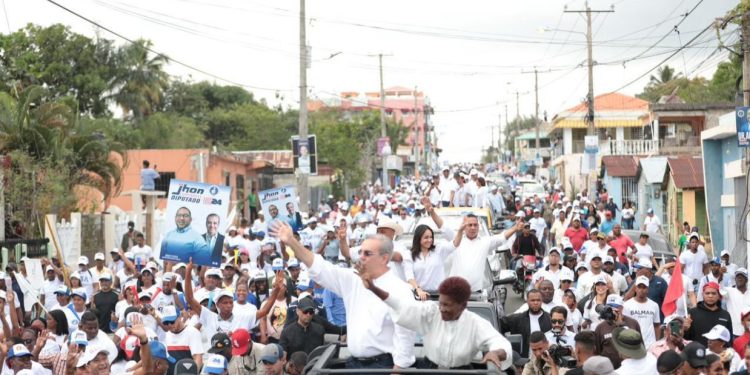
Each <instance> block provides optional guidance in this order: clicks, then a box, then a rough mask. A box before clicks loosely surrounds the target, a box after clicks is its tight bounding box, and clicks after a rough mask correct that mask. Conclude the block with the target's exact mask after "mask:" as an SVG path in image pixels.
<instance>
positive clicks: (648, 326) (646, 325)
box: [622, 298, 661, 348]
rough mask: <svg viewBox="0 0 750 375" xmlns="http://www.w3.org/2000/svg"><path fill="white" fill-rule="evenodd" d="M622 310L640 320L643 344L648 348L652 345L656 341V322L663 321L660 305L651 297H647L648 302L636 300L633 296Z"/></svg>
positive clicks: (626, 314)
mask: <svg viewBox="0 0 750 375" xmlns="http://www.w3.org/2000/svg"><path fill="white" fill-rule="evenodd" d="M622 312H623V314H624V315H625V316H629V317H631V318H633V319H635V320H637V321H638V325H639V326H640V327H641V336H642V337H643V344H644V345H645V346H646V347H647V348H648V347H649V346H651V344H653V343H654V342H655V341H656V332H655V331H654V324H659V323H661V316H660V313H659V305H657V304H656V302H654V301H652V300H650V299H646V302H644V303H641V302H638V301H636V299H635V298H631V299H629V300H627V301H625V304H624V305H623V310H622Z"/></svg>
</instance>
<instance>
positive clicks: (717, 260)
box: [711, 257, 721, 264]
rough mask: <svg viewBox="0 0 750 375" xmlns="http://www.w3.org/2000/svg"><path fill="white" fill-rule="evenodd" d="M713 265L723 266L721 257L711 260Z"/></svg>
mask: <svg viewBox="0 0 750 375" xmlns="http://www.w3.org/2000/svg"><path fill="white" fill-rule="evenodd" d="M711 263H716V264H721V258H720V257H716V258H713V259H711Z"/></svg>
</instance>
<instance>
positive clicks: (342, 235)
mask: <svg viewBox="0 0 750 375" xmlns="http://www.w3.org/2000/svg"><path fill="white" fill-rule="evenodd" d="M336 235H337V236H338V238H339V241H346V240H347V239H346V225H342V226H340V227H339V229H338V231H337V232H336Z"/></svg>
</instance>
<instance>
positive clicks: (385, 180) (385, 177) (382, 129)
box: [378, 53, 393, 191]
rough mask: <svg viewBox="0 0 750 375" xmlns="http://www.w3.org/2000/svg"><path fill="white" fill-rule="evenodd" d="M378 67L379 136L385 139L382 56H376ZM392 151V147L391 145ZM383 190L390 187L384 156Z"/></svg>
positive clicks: (384, 157)
mask: <svg viewBox="0 0 750 375" xmlns="http://www.w3.org/2000/svg"><path fill="white" fill-rule="evenodd" d="M378 65H379V67H380V136H381V137H382V138H385V137H386V136H387V132H386V126H385V87H384V86H383V54H382V53H381V54H378ZM391 149H393V145H391ZM382 157H383V189H385V191H388V189H390V187H391V183H390V182H389V181H388V161H387V160H386V156H385V155H383V156H382Z"/></svg>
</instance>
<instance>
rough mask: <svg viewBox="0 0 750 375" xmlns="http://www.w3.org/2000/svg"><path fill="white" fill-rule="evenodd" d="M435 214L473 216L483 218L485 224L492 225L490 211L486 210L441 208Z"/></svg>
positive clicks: (476, 208)
mask: <svg viewBox="0 0 750 375" xmlns="http://www.w3.org/2000/svg"><path fill="white" fill-rule="evenodd" d="M435 212H437V214H438V215H442V216H449V215H456V216H459V215H460V216H464V215H466V214H469V213H471V214H474V215H476V216H479V217H483V218H485V219H487V223H492V222H493V221H492V213H491V212H490V210H488V209H486V208H478V207H441V208H436V209H435Z"/></svg>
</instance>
